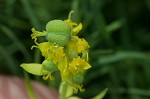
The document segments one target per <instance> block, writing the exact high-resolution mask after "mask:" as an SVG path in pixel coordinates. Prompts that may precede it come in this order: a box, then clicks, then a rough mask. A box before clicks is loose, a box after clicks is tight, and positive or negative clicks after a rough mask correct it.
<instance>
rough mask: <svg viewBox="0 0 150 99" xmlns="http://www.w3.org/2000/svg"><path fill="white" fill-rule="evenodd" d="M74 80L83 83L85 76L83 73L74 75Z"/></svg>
mask: <svg viewBox="0 0 150 99" xmlns="http://www.w3.org/2000/svg"><path fill="white" fill-rule="evenodd" d="M73 81H74V82H75V83H77V84H81V83H83V81H84V76H83V75H82V74H77V75H75V76H74V77H73Z"/></svg>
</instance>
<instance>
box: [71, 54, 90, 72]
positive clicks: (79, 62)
mask: <svg viewBox="0 0 150 99" xmlns="http://www.w3.org/2000/svg"><path fill="white" fill-rule="evenodd" d="M89 68H91V66H90V65H89V64H88V63H87V62H86V61H85V59H82V58H80V57H78V58H73V61H72V62H71V63H70V64H69V70H70V71H71V72H72V74H74V75H76V74H78V73H80V72H81V73H83V72H84V71H85V70H87V69H89Z"/></svg>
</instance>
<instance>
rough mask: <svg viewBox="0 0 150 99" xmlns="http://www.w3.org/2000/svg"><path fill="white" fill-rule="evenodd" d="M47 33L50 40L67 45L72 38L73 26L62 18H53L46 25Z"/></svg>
mask: <svg viewBox="0 0 150 99" xmlns="http://www.w3.org/2000/svg"><path fill="white" fill-rule="evenodd" d="M46 33H47V34H46V39H47V40H48V41H49V42H51V43H56V44H58V45H60V46H65V45H66V44H67V42H68V40H69V38H70V34H71V28H70V26H69V25H68V24H67V23H66V22H64V21H62V20H52V21H49V22H48V23H47V25H46Z"/></svg>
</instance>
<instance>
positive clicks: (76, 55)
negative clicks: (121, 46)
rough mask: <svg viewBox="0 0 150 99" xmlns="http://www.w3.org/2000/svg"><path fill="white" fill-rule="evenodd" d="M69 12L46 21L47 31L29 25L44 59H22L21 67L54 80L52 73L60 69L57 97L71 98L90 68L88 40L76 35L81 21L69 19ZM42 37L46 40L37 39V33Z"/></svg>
mask: <svg viewBox="0 0 150 99" xmlns="http://www.w3.org/2000/svg"><path fill="white" fill-rule="evenodd" d="M72 12H73V11H71V12H70V14H69V16H68V19H67V20H64V21H62V20H52V21H49V22H48V23H47V25H46V31H43V32H39V31H36V30H35V29H34V28H32V32H33V33H32V34H31V37H32V39H34V42H35V44H36V45H33V46H32V48H34V47H35V48H38V49H39V50H40V51H41V54H42V56H44V58H45V60H44V61H43V62H42V63H41V64H38V63H23V64H21V67H22V68H23V69H24V70H26V71H27V72H29V73H31V74H34V75H39V76H43V79H44V80H54V79H57V77H55V76H53V74H54V73H56V72H57V71H59V74H60V76H61V80H62V83H61V84H60V99H69V98H70V99H71V95H72V94H73V92H76V93H77V92H78V90H79V91H81V92H83V91H84V89H83V88H82V87H83V85H82V84H83V82H84V74H85V72H86V71H87V70H88V69H89V68H91V66H90V64H89V63H88V49H89V48H90V46H89V44H88V42H87V41H86V40H85V39H84V38H79V37H78V36H77V34H78V32H79V31H80V30H81V29H82V24H81V23H79V24H77V23H75V22H73V21H72V20H71V14H72ZM41 36H43V37H45V38H46V40H47V41H46V42H41V43H38V42H37V38H38V37H41Z"/></svg>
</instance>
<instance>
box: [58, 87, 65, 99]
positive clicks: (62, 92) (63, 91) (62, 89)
mask: <svg viewBox="0 0 150 99" xmlns="http://www.w3.org/2000/svg"><path fill="white" fill-rule="evenodd" d="M60 86H61V87H62V88H61V90H60V98H59V99H66V94H67V85H66V84H61V85H60Z"/></svg>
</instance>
